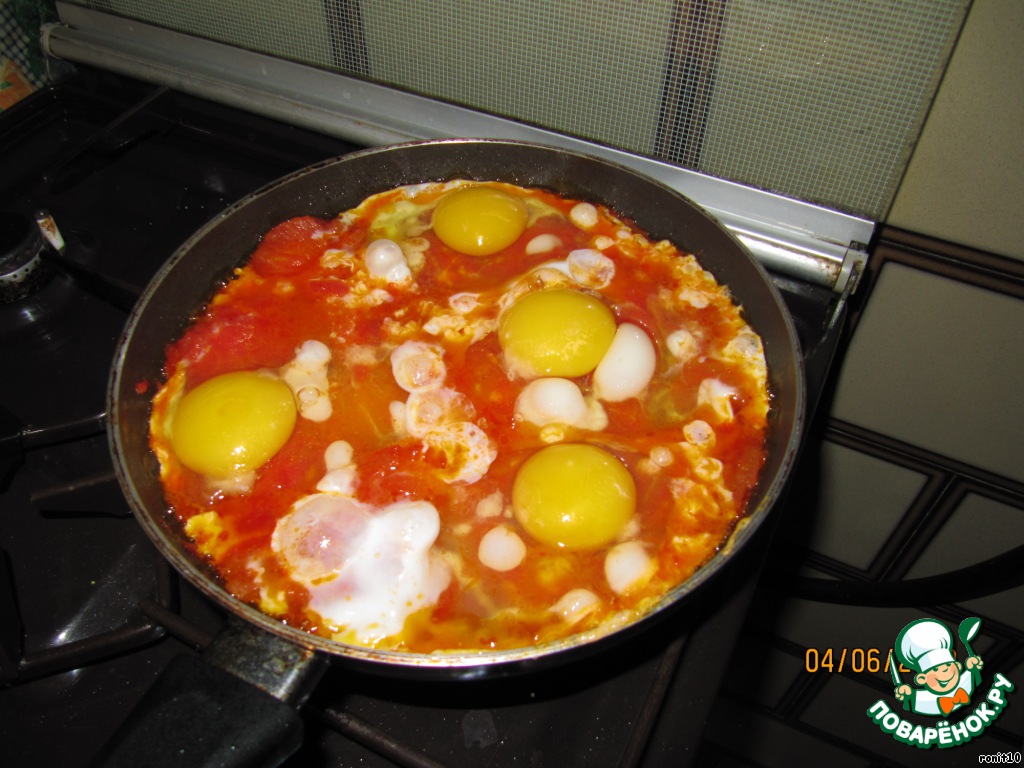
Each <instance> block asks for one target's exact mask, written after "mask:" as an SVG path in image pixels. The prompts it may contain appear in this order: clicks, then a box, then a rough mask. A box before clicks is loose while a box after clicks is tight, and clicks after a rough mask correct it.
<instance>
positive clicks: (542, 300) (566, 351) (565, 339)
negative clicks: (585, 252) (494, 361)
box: [498, 289, 615, 378]
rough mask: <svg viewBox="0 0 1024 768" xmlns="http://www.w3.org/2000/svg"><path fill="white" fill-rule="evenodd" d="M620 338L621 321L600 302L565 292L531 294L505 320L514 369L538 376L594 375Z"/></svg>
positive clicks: (502, 333)
mask: <svg viewBox="0 0 1024 768" xmlns="http://www.w3.org/2000/svg"><path fill="white" fill-rule="evenodd" d="M614 338H615V317H614V316H613V315H612V311H611V310H610V309H609V308H608V307H607V306H606V305H605V304H604V303H602V302H601V301H600V299H597V298H595V297H593V296H590V295H588V294H585V293H580V292H579V291H571V290H561V289H556V290H548V291H536V292H534V293H528V294H526V295H525V296H523V298H521V299H519V301H517V302H516V303H515V304H513V305H512V307H511V308H510V309H509V310H508V311H507V312H505V314H504V315H502V318H501V322H500V324H499V327H498V340H499V342H500V343H501V348H502V350H503V351H504V352H505V355H506V357H507V358H508V359H509V362H510V363H511V365H512V367H513V368H514V369H520V370H518V371H517V372H519V373H523V374H527V375H529V374H532V375H534V376H562V377H570V378H571V377H573V376H583V375H584V374H587V373H590V371H592V370H594V368H596V367H597V364H598V363H600V362H601V358H603V357H604V354H605V352H607V351H608V347H610V346H611V343H612V339H614ZM524 367H525V369H526V370H525V371H524V370H522V369H523V368H524Z"/></svg>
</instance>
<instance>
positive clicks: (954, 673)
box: [890, 619, 984, 717]
mask: <svg viewBox="0 0 1024 768" xmlns="http://www.w3.org/2000/svg"><path fill="white" fill-rule="evenodd" d="M971 622H973V623H971ZM960 626H961V631H960V639H961V640H962V641H963V643H964V648H965V649H966V651H967V654H968V655H967V659H966V661H964V662H960V661H958V660H957V659H956V657H955V656H954V652H955V650H956V647H955V646H954V644H953V633H952V632H950V631H949V628H948V627H947V626H946V625H945V624H943V623H942V622H941V621H936V620H935V619H918V620H917V621H912V622H910V623H909V624H907V626H905V627H904V628H903V631H902V632H900V634H899V636H897V638H896V648H895V653H896V656H898V657H899V660H900V662H902V664H903V666H904V667H905V668H907V669H910V670H913V672H914V673H915V674H914V677H913V684H914V686H915V687H911V685H908V684H907V683H905V682H903V681H902V680H900V679H899V670H898V668H897V666H896V665H892V666H890V669H891V670H892V673H893V683H895V684H896V691H895V694H896V698H897V699H898V700H900V701H902V702H904V708H905V709H910V711H912V712H914V713H915V714H918V715H933V716H936V717H940V716H945V715H948V714H950V713H951V712H954V711H955V710H957V709H960V708H961V707H963V706H964V705H966V704H969V703H970V702H971V694H972V693H973V692H974V688H975V686H976V685H977V684H978V683H980V682H981V669H982V667H983V666H984V662H982V660H981V657H980V656H975V655H974V652H973V651H972V650H971V646H970V640H971V639H973V637H974V635H975V634H977V631H978V628H979V627H980V626H981V621H980V620H979V619H966V620H964V622H963V623H962V624H961V625H960Z"/></svg>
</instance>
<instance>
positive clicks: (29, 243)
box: [0, 66, 845, 767]
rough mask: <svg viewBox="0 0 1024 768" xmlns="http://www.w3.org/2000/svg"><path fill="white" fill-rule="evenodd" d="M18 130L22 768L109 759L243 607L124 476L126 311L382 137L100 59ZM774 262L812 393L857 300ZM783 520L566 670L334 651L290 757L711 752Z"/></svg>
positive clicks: (8, 286)
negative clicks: (265, 193) (124, 485)
mask: <svg viewBox="0 0 1024 768" xmlns="http://www.w3.org/2000/svg"><path fill="white" fill-rule="evenodd" d="M0 147H2V149H0V153H2V154H0V163H2V166H3V168H4V173H3V177H2V181H0V211H3V216H2V223H3V233H2V237H0V241H2V242H3V243H4V245H5V251H4V255H3V257H2V260H0V267H3V269H2V271H4V273H5V274H6V275H8V277H7V278H4V280H3V284H2V287H3V289H4V298H5V299H6V301H5V303H4V304H3V305H0V338H2V343H3V348H4V350H5V353H4V374H3V376H2V377H0V427H2V428H3V429H2V432H0V441H2V443H0V444H2V454H0V498H2V506H3V515H2V516H0V644H2V645H0V686H2V687H0V740H2V743H3V744H4V755H5V764H8V765H63V766H69V767H71V766H79V765H87V764H89V763H90V762H91V761H92V760H93V759H94V757H95V756H96V755H97V754H99V753H100V751H101V750H102V748H103V745H104V744H105V743H106V742H107V741H108V739H110V737H111V735H112V734H114V732H115V731H116V730H117V728H118V726H119V724H120V723H121V722H122V721H123V720H124V719H125V718H126V717H127V716H128V715H129V713H130V712H132V710H133V709H134V708H135V707H136V705H137V704H138V702H139V701H140V700H141V698H142V696H143V694H144V693H145V691H146V690H147V689H148V688H149V687H150V685H151V684H152V683H153V682H154V680H156V679H157V677H158V675H159V674H160V672H161V671H162V670H164V669H165V668H166V667H167V665H168V664H169V663H171V661H172V660H173V659H176V658H177V657H180V656H197V655H199V654H201V653H202V649H203V648H205V647H206V646H207V645H208V644H209V642H210V641H211V639H212V638H213V637H215V636H216V635H217V634H218V632H220V631H221V630H222V628H223V626H224V625H225V621H226V618H225V616H224V615H223V614H222V612H221V610H220V609H219V608H217V607H215V606H214V605H212V604H211V603H210V602H208V601H207V600H206V599H205V598H204V597H203V596H201V595H200V594H199V593H197V592H196V591H195V590H194V589H193V588H192V587H191V586H189V584H187V583H186V582H184V581H183V580H181V579H180V578H179V577H178V576H177V574H176V573H175V571H174V570H173V568H172V567H171V566H170V565H169V564H167V563H166V562H165V561H164V560H163V559H162V558H161V557H160V556H159V555H158V554H157V553H156V551H155V549H154V548H153V547H152V546H151V545H150V543H149V541H148V539H147V538H146V536H145V535H144V534H143V532H142V530H141V528H140V527H139V526H138V525H137V524H136V523H135V521H134V520H133V519H132V517H131V514H130V512H129V510H128V505H127V503H126V501H125V500H124V499H123V497H122V496H121V494H120V491H119V488H118V486H117V483H116V481H115V478H114V473H113V469H112V466H111V462H110V459H109V455H108V449H107V442H106V435H105V429H106V424H105V414H104V402H105V390H106V386H107V377H108V373H109V369H110V366H111V362H112V358H113V356H114V350H115V346H116V344H117V341H118V338H119V334H120V332H121V329H122V327H123V326H124V323H125V321H126V319H127V312H128V310H129V309H130V307H131V305H132V303H133V301H134V298H135V297H137V295H138V293H139V292H140V291H141V290H142V288H143V287H144V286H145V285H146V283H147V281H148V280H149V279H150V278H151V276H152V275H153V274H154V273H155V272H156V271H157V269H158V268H159V267H160V266H161V265H162V264H163V263H164V261H165V260H166V259H167V258H169V257H170V256H171V254H172V253H174V251H175V250H176V249H177V248H178V246H179V245H180V244H181V243H182V242H183V241H184V240H186V239H187V238H188V237H189V236H190V235H191V234H192V233H193V232H194V231H196V230H197V229H199V228H200V227H201V226H202V225H203V224H204V223H205V222H206V221H207V220H209V219H210V218H212V217H213V216H215V215H216V214H217V213H218V212H220V211H222V210H223V209H224V208H226V207H227V206H228V205H230V204H231V203H233V202H234V201H236V200H238V199H239V198H241V197H243V196H245V195H246V194H248V193H250V192H252V191H254V190H256V189H258V188H260V187H261V186H263V185H264V184H267V183H269V182H271V181H272V180H274V179H277V178H279V177H281V176H283V175H285V174H287V173H289V172H291V171H294V170H297V169H299V168H302V167H305V166H307V165H310V164H312V163H315V162H317V161H320V160H322V159H325V158H329V157H333V156H338V155H343V154H346V153H349V152H352V151H355V150H357V149H360V148H361V147H359V146H357V145H354V144H351V143H349V142H346V141H343V140H341V139H338V138H332V137H330V136H327V135H323V134H321V133H318V132H315V131H312V130H308V129H302V128H297V127H293V126H291V125H288V124H285V123H281V122H276V121H274V120H271V119H268V118H265V117H260V116H257V115H254V114H252V113H249V112H245V111H241V110H239V109H235V108H231V107H227V106H223V105H221V104H218V103H214V102H211V101H206V100H203V99H201V98H196V97H193V96H188V95H184V94H182V93H179V92H177V91H175V90H171V89H169V88H167V87H163V86H158V85H152V84H147V83H144V82H141V81H138V80H135V79H132V78H130V77H127V76H124V75H120V74H114V73H112V72H108V71H103V70H98V69H92V68H89V67H86V66H81V67H78V68H77V70H76V71H75V72H74V74H72V75H70V76H68V77H66V78H65V79H63V80H62V81H61V82H59V83H58V84H56V85H54V86H50V87H49V88H47V89H44V90H42V91H39V92H37V93H36V94H34V95H33V96H32V97H30V98H29V99H28V100H26V101H24V102H22V103H21V104H19V105H18V106H17V107H16V108H15V109H13V110H9V111H8V112H6V113H4V114H3V115H2V116H0ZM37 221H43V222H46V223H48V224H49V226H50V230H51V231H50V238H49V239H47V238H45V237H41V236H40V231H41V230H40V228H39V226H38V224H37ZM58 233H59V234H58ZM40 254H41V256H40ZM773 279H774V280H775V282H776V285H777V287H778V288H779V289H780V291H781V292H782V295H783V297H784V299H785V302H786V304H787V307H788V308H789V309H790V311H791V313H792V315H793V317H794V321H795V323H796V325H797V328H798V331H799V334H800V339H801V344H802V347H803V357H804V363H805V367H806V371H807V379H808V391H809V393H810V397H809V400H810V401H812V402H813V401H814V400H815V399H816V397H817V395H818V393H820V391H821V389H822V386H823V383H824V380H825V377H826V374H827V372H828V368H829V365H830V363H831V360H832V356H833V354H834V351H835V346H836V343H837V341H838V338H839V335H840V332H841V326H842V319H843V316H844V313H845V297H844V296H843V295H842V294H839V293H836V292H833V291H832V290H831V289H829V288H827V287H822V286H820V285H814V284H811V283H808V282H806V281H801V280H798V279H794V278H792V277H787V276H784V275H781V274H778V275H773ZM781 513H782V514H784V510H782V511H781ZM765 527H766V528H767V527H768V526H765ZM769 534H770V532H769V531H765V532H764V534H763V535H759V537H758V538H757V539H755V541H754V542H753V544H754V546H750V547H748V548H746V549H745V550H744V552H743V553H741V554H742V557H741V558H739V559H738V561H737V562H734V563H733V564H732V567H731V568H729V569H727V571H726V573H725V574H722V577H721V578H720V579H718V580H717V581H716V582H714V583H713V584H712V585H711V587H712V588H711V589H707V590H702V595H701V597H700V598H699V599H695V600H693V601H691V602H689V603H687V604H686V605H685V606H682V607H681V608H680V610H678V611H673V612H670V613H669V615H668V616H666V617H664V618H662V619H660V620H658V621H656V622H654V623H653V625H652V626H650V627H647V628H645V631H643V632H641V633H638V634H637V635H635V636H634V637H632V638H630V639H627V640H625V641H623V642H621V643H618V644H616V645H614V646H613V647H611V648H609V649H606V650H602V651H600V652H598V653H597V654H595V655H593V656H589V657H586V658H582V659H578V660H574V661H572V662H570V663H567V664H564V665H560V666H558V667H556V668H553V669H552V668H545V669H544V670H543V671H538V672H536V673H531V672H522V673H520V674H516V675H514V676H509V677H505V678H499V679H493V678H489V679H484V680H478V681H474V680H460V681H443V680H434V679H415V680H409V679H404V678H399V677H392V676H388V675H387V674H381V672H380V670H378V669H368V668H366V667H361V666H358V665H354V664H352V663H347V662H345V660H339V661H335V662H332V665H331V666H330V668H329V669H328V671H327V673H326V675H325V676H324V678H323V679H322V680H321V682H320V683H319V685H318V686H317V688H316V690H315V692H314V693H313V695H312V698H311V699H310V701H309V703H308V704H307V705H306V706H305V707H304V708H303V709H302V711H301V712H302V719H303V722H304V741H303V746H302V747H301V749H300V751H299V752H298V753H297V754H296V755H295V756H293V757H291V758H290V759H289V760H288V762H287V763H286V764H287V765H313V766H316V765H325V766H326V765H366V766H434V765H447V766H477V765H530V766H541V765H548V766H550V765H575V766H587V765H593V766H608V765H621V766H655V765H665V764H673V765H684V764H687V763H689V762H692V761H694V759H695V758H696V757H697V756H698V754H699V750H700V733H701V729H702V727H703V723H704V721H705V718H706V717H707V713H708V711H709V709H710V707H711V704H712V702H713V701H714V698H715V695H716V692H717V688H718V683H719V680H720V676H721V673H722V670H723V669H724V668H725V666H726V664H727V663H728V660H729V656H730V653H731V649H732V645H733V642H734V639H735V637H736V635H737V633H738V630H739V626H740V624H741V623H742V621H743V618H744V616H745V614H746V608H747V605H748V603H749V600H750V596H751V593H752V590H753V584H754V582H755V581H756V574H757V572H758V568H759V566H760V562H761V559H762V558H763V557H764V553H765V550H766V548H767V547H768V545H769V543H770V535H769ZM168 748H169V749H170V747H168Z"/></svg>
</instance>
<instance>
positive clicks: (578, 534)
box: [512, 443, 636, 550]
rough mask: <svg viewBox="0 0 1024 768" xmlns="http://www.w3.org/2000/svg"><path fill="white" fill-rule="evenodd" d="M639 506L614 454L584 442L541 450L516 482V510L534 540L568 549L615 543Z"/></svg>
mask: <svg viewBox="0 0 1024 768" xmlns="http://www.w3.org/2000/svg"><path fill="white" fill-rule="evenodd" d="M635 509H636V484H635V483H634V481H633V476H632V475H631V474H630V472H629V470H628V469H627V468H626V466H625V465H624V464H623V463H622V462H621V461H620V460H619V459H618V458H617V457H616V456H614V455H612V454H611V453H609V452H608V451H606V450H604V449H603V448H598V447H597V446H595V445H589V444H586V443H565V444H559V445H551V446H547V447H546V448H541V449H540V450H539V451H537V452H536V453H534V454H533V455H532V456H530V458H528V459H527V460H526V461H525V462H524V463H523V466H522V467H520V469H519V472H518V473H517V474H516V477H515V481H514V482H513V485H512V510H513V512H514V514H515V517H516V519H517V520H518V521H519V524H520V525H522V527H523V529H524V530H525V531H526V532H527V533H529V534H530V536H532V537H533V538H534V539H536V540H538V541H541V542H544V543H545V544H550V545H552V546H556V547H564V548H566V549H579V550H589V549H598V548H600V547H603V546H606V545H607V544H610V543H611V542H612V541H614V540H615V539H616V538H617V537H618V536H619V534H620V533H621V532H622V531H623V530H624V529H625V528H626V526H627V524H628V523H629V522H630V520H631V519H632V517H633V513H634V511H635Z"/></svg>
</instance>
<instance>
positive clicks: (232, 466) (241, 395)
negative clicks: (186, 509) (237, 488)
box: [171, 371, 296, 479]
mask: <svg viewBox="0 0 1024 768" xmlns="http://www.w3.org/2000/svg"><path fill="white" fill-rule="evenodd" d="M295 418H296V411H295V397H294V395H292V391H291V390H290V389H289V388H288V385H287V384H285V383H284V382H283V381H281V380H280V379H278V378H275V377H274V376H271V375H267V374H262V373H257V372H255V371H237V372H234V373H225V374H222V375H220V376H215V377H214V378H212V379H210V380H209V381H204V382H203V383H202V384H200V385H199V386H198V387H196V388H195V389H193V390H192V391H191V392H189V393H188V394H186V395H185V396H184V397H182V398H181V401H180V402H179V403H178V406H177V408H176V409H175V411H174V416H173V421H172V423H171V447H172V448H173V449H174V453H175V455H176V456H177V457H178V459H179V460H180V461H181V463H182V464H184V465H185V466H186V467H188V468H189V469H192V470H195V471H196V472H199V473H200V474H203V475H206V476H207V477H211V478H218V479H222V478H230V477H236V476H238V475H240V474H243V473H245V472H252V471H254V470H256V469H258V468H259V467H261V466H262V465H263V464H265V463H266V462H267V461H269V460H270V459H271V457H273V455H274V454H275V453H277V452H278V451H279V450H280V449H281V447H282V446H283V445H284V444H285V442H287V440H288V438H289V437H290V436H291V434H292V429H294V427H295Z"/></svg>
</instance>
